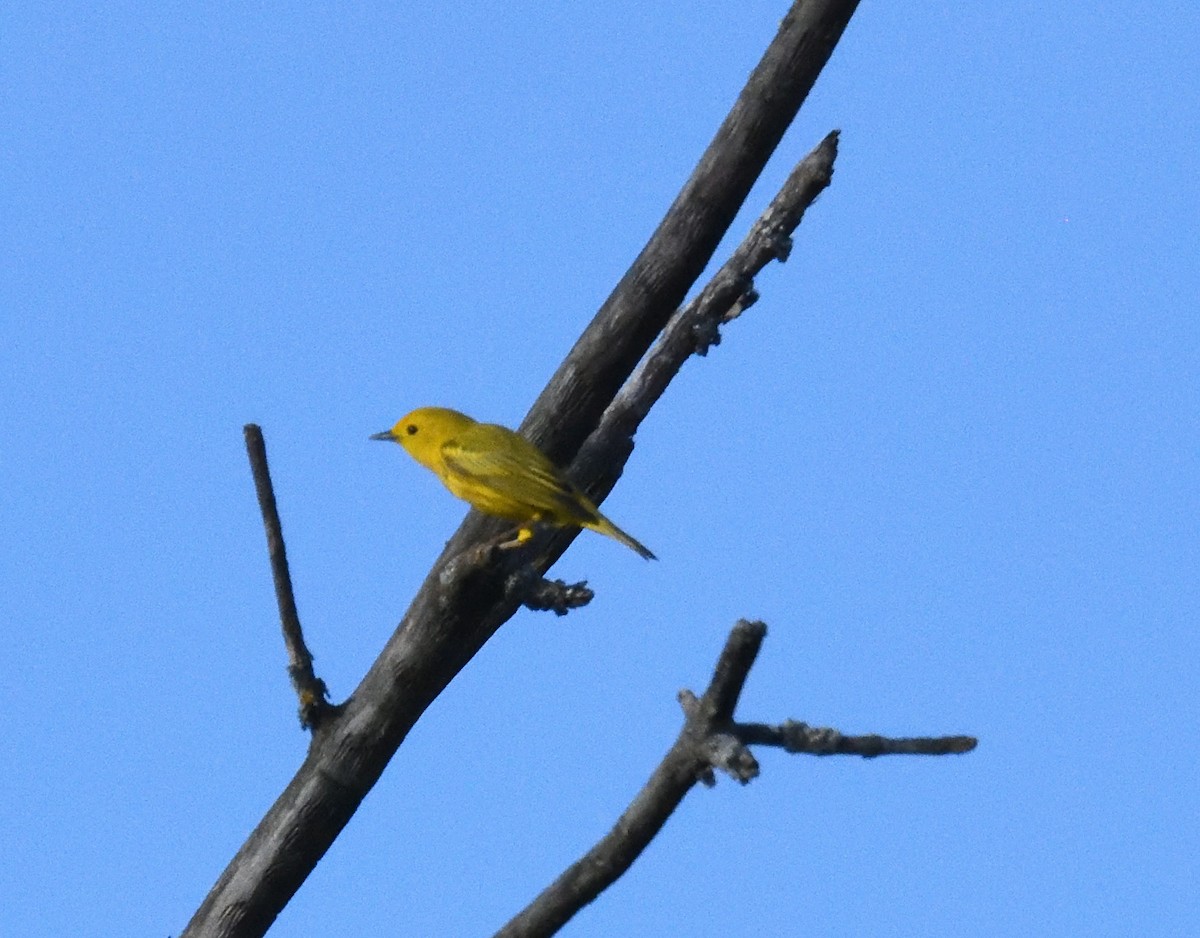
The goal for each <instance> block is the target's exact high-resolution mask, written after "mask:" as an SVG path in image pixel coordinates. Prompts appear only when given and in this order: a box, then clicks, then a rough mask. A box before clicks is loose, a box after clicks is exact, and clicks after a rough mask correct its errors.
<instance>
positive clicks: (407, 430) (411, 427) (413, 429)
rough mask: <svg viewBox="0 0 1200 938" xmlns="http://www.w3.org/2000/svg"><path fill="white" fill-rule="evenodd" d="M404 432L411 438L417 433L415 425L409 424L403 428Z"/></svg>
mask: <svg viewBox="0 0 1200 938" xmlns="http://www.w3.org/2000/svg"><path fill="white" fill-rule="evenodd" d="M404 432H405V433H407V434H408V435H409V436H412V435H413V434H414V433H416V432H417V425H416V424H415V423H410V424H409V425H408V426H407V427H405V428H404Z"/></svg>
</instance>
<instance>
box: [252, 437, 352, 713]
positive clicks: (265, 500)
mask: <svg viewBox="0 0 1200 938" xmlns="http://www.w3.org/2000/svg"><path fill="white" fill-rule="evenodd" d="M242 433H243V435H244V436H245V438H246V454H247V455H248V456H249V457H250V471H251V472H252V473H253V474H254V490H255V492H257V493H258V507H259V510H260V511H261V512H262V519H263V527H264V528H266V531H267V553H268V555H269V556H270V558H271V576H272V578H273V579H274V580H275V599H276V602H278V604H279V623H280V625H281V626H282V627H283V643H284V645H285V646H287V653H288V669H287V670H288V677H290V678H291V680H292V687H293V689H295V691H296V696H297V697H299V699H300V725H301V726H302V727H304V728H305V729H316V727H317V726H318V724H319V723H320V722H321V720H322V719H323V718H324V717H325V716H327V715H328V713H329V711H330V710H331V709H332V708H331V706H330V704H329V700H328V693H329V692H328V690H327V689H326V687H325V682H324V681H322V680H321V679H320V678H319V677H317V675H316V674H315V673H314V671H313V657H312V653H311V652H310V651H309V650H308V646H307V645H306V644H305V643H304V631H303V629H301V627H300V614H299V613H298V612H297V611H296V597H295V594H294V593H293V592H292V575H291V573H290V572H289V570H288V560H287V548H286V547H285V546H284V543H283V526H282V525H281V524H280V522H279V510H278V508H277V507H276V505H275V488H274V486H273V485H272V484H271V470H270V469H269V467H268V466H267V446H266V443H265V442H264V441H263V435H262V428H261V427H259V426H258V424H254V423H248V424H246V425H245V426H244V427H243V428H242Z"/></svg>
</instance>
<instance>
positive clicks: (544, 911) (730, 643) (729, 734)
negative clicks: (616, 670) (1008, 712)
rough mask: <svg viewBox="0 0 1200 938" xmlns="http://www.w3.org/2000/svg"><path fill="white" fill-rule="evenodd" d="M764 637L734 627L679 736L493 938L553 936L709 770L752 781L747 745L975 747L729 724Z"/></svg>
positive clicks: (758, 629)
mask: <svg viewBox="0 0 1200 938" xmlns="http://www.w3.org/2000/svg"><path fill="white" fill-rule="evenodd" d="M766 634H767V627H766V626H765V625H763V623H761V622H748V621H746V620H744V619H743V620H742V621H740V622H738V623H737V624H736V625H735V626H734V627H733V631H732V632H730V634H729V638H728V639H727V640H726V643H725V648H724V649H723V650H722V652H721V656H720V658H719V659H718V661H717V666H716V669H715V670H714V672H713V677H712V681H711V682H710V683H709V685H708V690H706V691H705V692H704V696H703V697H696V695H695V694H693V693H692V692H691V691H689V690H683V691H680V692H679V702H680V704H681V705H682V706H683V711H684V714H685V720H684V725H683V729H681V730H680V732H679V736H678V738H677V739H676V740H675V743H674V745H673V746H671V748H670V749H669V750H668V751H667V754H666V755H665V756H664V757H663V760H662V762H660V763H659V764H658V767H657V768H656V769H655V770H654V772H653V774H652V775H651V776H650V780H649V781H648V782H647V783H646V785H645V787H644V788H643V789H642V790H641V791H640V792H638V793H637V796H636V797H635V798H634V799H633V802H632V803H631V804H630V805H629V807H628V808H627V809H626V810H625V812H624V813H623V814H622V815H621V817H620V818H619V819H618V820H617V823H616V824H615V825H614V826H613V829H612V830H611V831H609V832H608V833H607V834H605V835H604V837H602V838H601V839H600V840H599V841H598V842H597V843H596V845H595V846H594V847H592V849H591V850H589V851H588V852H587V853H586V854H584V855H583V857H581V858H580V859H579V860H578V861H576V862H575V863H573V864H572V865H571V866H570V867H568V868H567V870H566V871H565V872H564V873H563V874H562V875H561V876H560V877H559V878H558V879H556V880H555V881H554V882H553V883H552V884H551V885H550V886H548V887H547V888H546V889H545V890H544V891H543V892H542V893H541V895H539V896H538V897H537V898H536V899H535V900H534V901H533V902H531V903H530V904H529V905H528V906H527V907H526V908H525V909H524V910H523V911H522V912H521V913H520V914H518V915H517V916H516V917H515V918H513V919H512V920H511V921H509V923H508V924H507V925H505V926H504V927H503V928H502V929H500V931H498V932H497V933H496V938H545V936H548V935H553V934H554V933H555V932H557V931H558V930H559V929H560V928H562V926H563V925H565V924H566V923H567V922H568V921H569V920H570V919H571V917H572V916H574V915H575V913H576V912H578V911H579V910H580V909H582V908H583V907H584V906H585V905H587V904H588V903H590V902H591V901H592V900H594V899H595V898H596V897H597V896H599V895H600V893H601V892H603V891H604V890H605V889H607V888H608V887H609V886H610V885H612V884H613V883H614V882H616V881H617V880H618V879H619V878H620V877H621V876H622V875H623V874H624V873H625V872H626V871H627V870H628V869H629V867H630V866H632V865H633V861H634V860H636V859H637V858H638V856H639V855H640V854H641V852H642V851H643V850H644V849H645V848H646V846H647V845H648V844H649V843H650V841H651V840H652V839H653V838H654V837H655V835H656V834H657V833H658V832H659V831H660V830H661V829H662V827H663V825H664V824H666V822H667V818H669V817H670V816H671V814H672V812H673V811H674V810H675V809H676V808H677V807H678V806H679V804H680V802H681V801H683V798H684V796H685V795H686V794H687V793H688V792H689V791H690V790H691V789H692V787H693V786H694V785H695V784H696V783H697V782H702V783H703V784H705V785H709V786H711V785H713V784H715V779H714V776H713V770H714V769H720V770H721V771H723V772H725V773H727V774H728V775H730V776H731V777H732V778H734V779H736V780H737V781H739V782H741V783H742V784H745V783H746V782H748V781H750V780H751V779H752V778H755V777H756V776H757V775H758V762H757V761H756V760H755V758H754V756H753V755H752V754H751V753H750V750H749V749H748V748H747V747H748V746H749V745H751V744H761V745H772V746H782V747H783V748H785V749H787V750H788V751H789V752H795V753H809V754H813V755H834V754H844V755H861V756H866V757H868V758H870V757H874V756H882V755H893V754H898V753H910V754H912V753H916V754H946V753H958V752H967V751H969V750H971V749H973V748H975V743H976V741H975V740H974V739H973V738H972V737H970V736H950V737H944V738H942V739H940V740H939V739H889V738H887V737H884V736H843V735H842V734H841V733H839V732H838V731H837V730H814V729H812V728H811V727H809V726H807V725H806V724H804V723H797V722H794V721H792V720H788V721H786V722H785V723H783V724H781V725H780V726H779V727H770V726H767V725H766V724H763V723H745V724H739V723H735V722H734V720H733V711H734V709H735V708H736V706H737V702H738V698H739V697H740V696H741V693H742V688H743V687H744V686H745V684H746V678H747V677H748V675H749V673H750V668H751V667H752V666H753V664H754V659H755V658H756V657H757V655H758V651H759V649H760V648H761V647H762V642H763V639H764V638H765V637H766Z"/></svg>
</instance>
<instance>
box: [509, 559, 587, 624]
mask: <svg viewBox="0 0 1200 938" xmlns="http://www.w3.org/2000/svg"><path fill="white" fill-rule="evenodd" d="M507 587H508V590H509V591H510V593H511V594H512V595H514V596H515V597H517V598H519V599H520V601H521V603H522V604H523V605H524V606H525V607H526V608H527V609H532V610H533V611H534V612H547V611H549V612H553V613H554V614H555V615H556V616H565V615H566V614H567V613H568V612H570V611H571V610H572V609H578V608H580V607H581V606H586V605H587V604H588V603H590V602H591V601H592V597H594V596H595V595H596V594H595V593H594V592H593V591H592V589H591V587H589V586H588V585H587V580H580V581H579V582H578V583H568V582H566V581H565V580H547V579H545V578H544V577H540V576H538V575H537V573H535V572H534V570H533V569H532V568H531V567H528V566H526V567H521V568H520V569H519V570H518V571H517V572H516V573H514V574H513V575H512V576H510V577H509V578H508V583H507Z"/></svg>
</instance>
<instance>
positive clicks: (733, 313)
mask: <svg viewBox="0 0 1200 938" xmlns="http://www.w3.org/2000/svg"><path fill="white" fill-rule="evenodd" d="M838 138H839V131H836V130H833V131H830V132H829V133H828V134H826V135H825V138H824V139H823V140H822V141H821V142H820V143H819V144H817V146H816V147H814V148H813V150H812V151H811V152H810V153H809V154H808V155H807V156H806V157H804V159H802V160H801V161H800V162H799V163H797V164H796V166H795V167H794V168H793V169H792V172H791V173H790V174H789V175H788V178H787V180H786V181H785V182H784V184H783V186H782V187H781V188H780V190H779V192H778V193H777V194H776V195H775V198H773V199H772V200H771V203H770V205H768V206H767V208H766V210H765V211H764V212H763V213H762V215H760V216H759V217H758V220H757V221H755V222H754V224H753V225H751V227H750V231H749V232H748V233H747V235H746V237H745V239H744V240H743V241H742V243H741V244H739V245H738V247H737V248H736V249H735V250H734V252H733V254H731V255H730V257H729V260H727V261H726V262H725V263H724V264H723V265H722V266H721V268H720V269H719V270H718V271H717V272H716V273H715V274H714V275H713V277H712V279H711V280H709V282H708V283H707V284H706V285H705V287H704V289H702V290H701V291H700V292H699V293H698V294H696V296H695V297H693V298H692V299H691V300H690V301H688V303H686V304H685V305H684V306H683V307H682V308H680V309H679V310H677V311H676V313H675V314H674V316H672V317H671V320H670V321H669V322H668V323H667V325H666V327H665V328H664V329H663V331H662V334H661V335H659V337H658V339H657V340H656V341H655V343H654V345H653V346H652V347H651V348H650V350H649V351H648V352H647V353H646V357H645V358H644V359H642V361H641V362H640V363H639V364H638V366H637V368H636V369H635V370H634V372H633V374H631V375H630V376H629V380H628V381H626V382H625V384H624V385H623V386H622V388H621V390H620V391H619V392H618V393H617V395H616V397H615V398H614V399H613V401H612V403H611V404H610V405H609V407H608V409H607V410H606V411H605V412H604V415H603V417H602V418H601V421H600V424H599V426H597V428H596V430H595V432H593V433H592V434H591V436H590V437H589V438H588V439H587V441H586V442H585V443H584V445H583V447H582V448H581V449H580V452H579V454H578V455H577V456H576V459H575V462H574V464H573V465H572V470H571V473H572V475H573V476H574V477H575V478H577V479H587V478H592V477H598V481H597V482H596V483H595V484H594V485H591V486H589V487H588V493H589V494H590V495H591V496H593V497H594V498H596V499H597V500H601V499H602V498H603V497H604V495H606V494H607V493H608V492H609V491H610V490H611V489H612V487H613V486H614V485H615V484H616V481H617V479H618V478H619V477H620V471H621V467H623V466H624V465H625V461H626V460H627V459H628V457H629V454H630V453H631V452H632V449H633V443H632V440H633V436H634V434H635V433H636V432H637V429H638V427H639V426H640V425H641V423H642V421H643V420H644V419H645V418H646V416H647V415H648V414H649V413H650V408H652V407H653V406H654V404H655V403H657V401H658V399H659V398H660V397H662V396H663V394H664V393H665V392H666V390H667V387H668V386H669V385H670V383H671V381H672V380H673V379H674V378H675V376H676V375H677V374H678V373H679V371H680V369H681V368H682V367H683V365H684V362H686V361H687V360H688V359H689V358H691V356H693V355H705V354H707V352H708V349H709V348H710V347H711V346H713V345H716V344H718V343H719V342H720V341H721V336H720V331H719V330H720V327H721V325H722V324H724V323H727V322H730V321H732V320H734V319H736V318H737V317H738V316H740V315H741V314H742V313H743V312H744V311H745V310H746V309H748V308H749V307H750V306H752V305H753V304H754V303H755V302H756V301H757V299H758V293H757V291H756V290H755V287H754V278H755V277H756V276H757V275H758V274H759V272H760V271H762V269H763V268H764V267H766V265H767V264H769V263H770V262H771V261H774V260H778V261H780V262H783V261H786V260H787V258H788V255H789V254H790V253H791V249H792V233H793V232H794V231H795V230H796V228H797V226H798V225H799V224H800V222H801V220H802V219H803V218H804V213H805V212H806V211H807V210H808V208H809V206H811V205H812V203H813V202H815V201H816V199H817V196H819V195H820V194H821V193H822V192H823V191H824V190H825V189H826V188H827V187H828V186H829V184H830V182H831V181H832V179H833V164H834V161H835V160H836V159H837V151H838ZM614 453H618V454H620V455H619V458H614V457H613V454H614Z"/></svg>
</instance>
